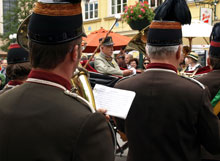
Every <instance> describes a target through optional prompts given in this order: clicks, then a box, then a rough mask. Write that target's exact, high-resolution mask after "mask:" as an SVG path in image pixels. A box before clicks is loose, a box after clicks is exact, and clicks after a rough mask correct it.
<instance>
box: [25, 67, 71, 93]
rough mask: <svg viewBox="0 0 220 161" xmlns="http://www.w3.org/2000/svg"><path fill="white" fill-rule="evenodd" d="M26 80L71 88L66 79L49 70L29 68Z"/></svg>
mask: <svg viewBox="0 0 220 161" xmlns="http://www.w3.org/2000/svg"><path fill="white" fill-rule="evenodd" d="M27 82H35V83H40V84H46V85H51V86H56V87H58V88H61V89H64V90H65V89H68V90H70V89H71V84H70V81H68V80H66V79H65V78H63V77H61V76H59V75H57V74H54V73H51V72H46V71H42V70H36V69H33V70H31V72H30V74H29V75H28V79H27Z"/></svg>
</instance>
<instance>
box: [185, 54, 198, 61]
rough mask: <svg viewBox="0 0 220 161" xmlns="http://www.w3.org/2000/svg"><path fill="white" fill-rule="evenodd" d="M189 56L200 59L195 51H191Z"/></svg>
mask: <svg viewBox="0 0 220 161" xmlns="http://www.w3.org/2000/svg"><path fill="white" fill-rule="evenodd" d="M187 57H190V58H192V59H194V60H196V61H198V59H199V54H198V53H195V52H190V53H189V54H188V55H187Z"/></svg>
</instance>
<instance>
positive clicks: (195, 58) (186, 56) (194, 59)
mask: <svg viewBox="0 0 220 161" xmlns="http://www.w3.org/2000/svg"><path fill="white" fill-rule="evenodd" d="M186 57H189V58H192V59H193V60H196V61H198V58H195V57H193V56H191V55H187V56H186Z"/></svg>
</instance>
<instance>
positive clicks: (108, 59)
mask: <svg viewBox="0 0 220 161" xmlns="http://www.w3.org/2000/svg"><path fill="white" fill-rule="evenodd" d="M100 55H101V57H102V58H104V59H105V60H107V61H109V62H111V61H112V57H111V56H107V55H105V54H104V53H103V52H101V53H100Z"/></svg>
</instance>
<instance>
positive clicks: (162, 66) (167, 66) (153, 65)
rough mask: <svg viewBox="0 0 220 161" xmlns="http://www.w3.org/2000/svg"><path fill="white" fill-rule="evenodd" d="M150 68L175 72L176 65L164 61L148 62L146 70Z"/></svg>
mask: <svg viewBox="0 0 220 161" xmlns="http://www.w3.org/2000/svg"><path fill="white" fill-rule="evenodd" d="M152 68H160V69H168V70H171V71H174V72H176V73H177V69H176V67H174V66H173V65H171V64H166V63H150V64H148V65H147V70H148V69H152Z"/></svg>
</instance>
